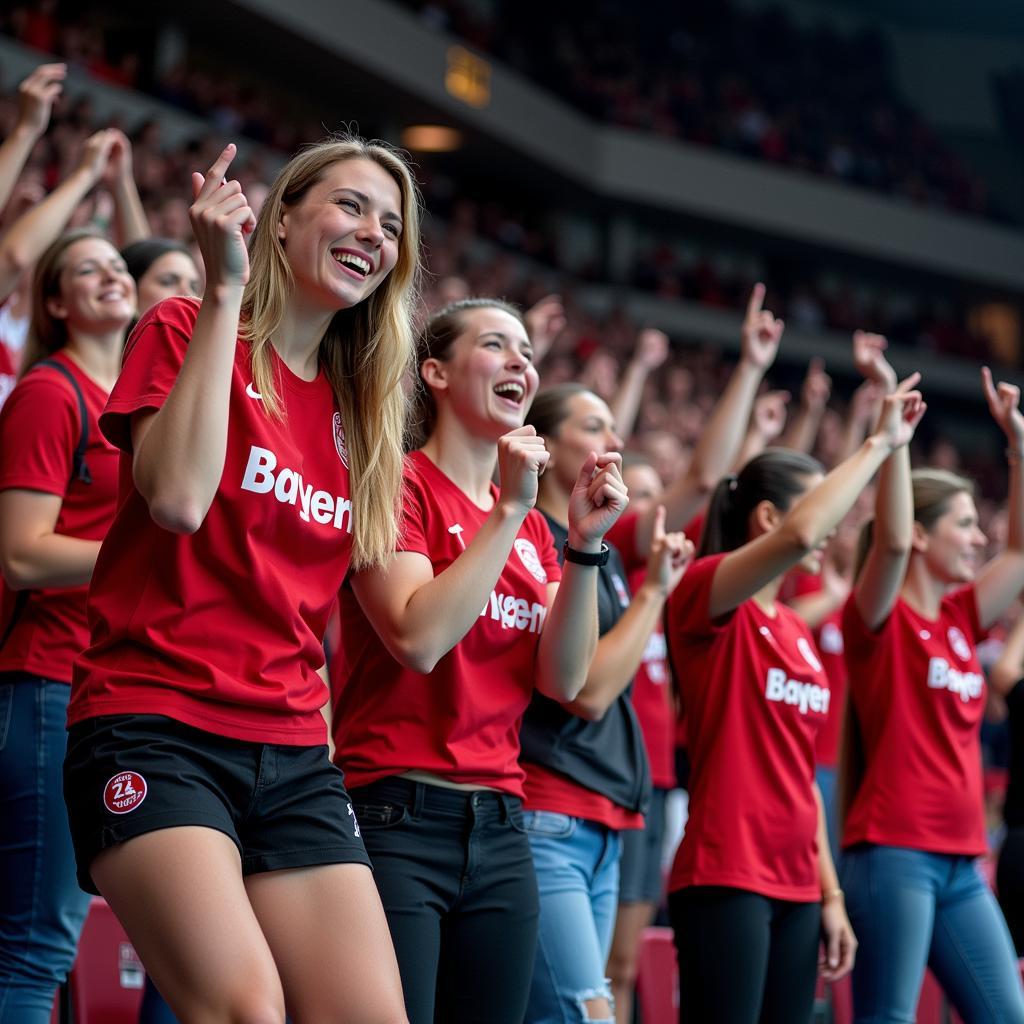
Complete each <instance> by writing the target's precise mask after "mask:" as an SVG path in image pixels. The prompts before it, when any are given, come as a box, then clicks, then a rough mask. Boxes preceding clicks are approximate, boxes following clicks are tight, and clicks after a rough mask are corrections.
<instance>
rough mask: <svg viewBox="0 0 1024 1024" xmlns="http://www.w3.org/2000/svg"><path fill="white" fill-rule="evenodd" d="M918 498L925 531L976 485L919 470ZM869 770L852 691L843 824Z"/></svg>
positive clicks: (862, 539)
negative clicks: (960, 496)
mask: <svg viewBox="0 0 1024 1024" xmlns="http://www.w3.org/2000/svg"><path fill="white" fill-rule="evenodd" d="M910 480H911V487H912V489H913V495H914V522H916V523H920V524H921V526H922V527H923V528H924V529H925V530H931V529H932V527H933V526H935V524H936V523H937V522H938V521H939V520H940V519H941V518H942V517H943V516H944V515H945V514H946V513H947V512H948V511H949V506H950V502H952V500H953V498H955V497H956V495H958V494H970V495H972V496H973V494H974V483H973V481H971V480H969V479H967V477H964V476H959V475H958V474H956V473H950V472H949V471H948V470H945V469H915V470H914V472H913V473H911V475H910ZM874 528H875V524H874V520H873V519H869V520H868V521H867V522H866V523H865V524H864V525H863V526H862V527H861V531H860V536H859V537H858V539H857V558H856V571H855V575H854V578H855V579H856V578H857V577H858V576H860V572H861V569H863V568H864V563H865V561H867V557H868V552H869V551H870V550H871V543H872V539H873V537H874ZM866 770H867V757H866V755H865V752H864V736H863V733H862V731H861V725H860V720H859V719H858V718H857V709H856V705H855V704H854V701H853V691H852V690H849V691H848V693H847V699H846V709H845V716H844V718H843V730H842V738H841V740H840V744H839V814H840V821H845V820H846V815H847V813H848V812H849V810H850V808H851V807H852V806H853V801H854V798H855V797H856V795H857V790H858V789H860V785H861V783H862V782H863V781H864V772H865V771H866Z"/></svg>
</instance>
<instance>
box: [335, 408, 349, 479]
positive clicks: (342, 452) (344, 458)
mask: <svg viewBox="0 0 1024 1024" xmlns="http://www.w3.org/2000/svg"><path fill="white" fill-rule="evenodd" d="M333 434H334V447H335V448H337V450H338V458H339V459H341V464H342V465H343V466H344V467H345V468H346V469H348V445H347V444H346V443H345V428H344V427H343V426H342V423H341V413H340V412H336V413H335V414H334V425H333Z"/></svg>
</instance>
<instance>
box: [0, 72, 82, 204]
mask: <svg viewBox="0 0 1024 1024" xmlns="http://www.w3.org/2000/svg"><path fill="white" fill-rule="evenodd" d="M67 73H68V69H67V65H66V64H40V65H39V67H37V68H36V69H35V71H33V72H32V73H31V74H30V75H29V76H28V77H27V78H26V79H25V80H24V81H23V82H22V83H21V85H19V86H18V119H17V121H15V123H14V128H13V129H12V130H11V133H10V134H9V135H8V136H7V138H6V139H4V141H3V145H0V209H3V207H4V206H6V205H7V201H8V200H9V199H10V197H11V193H12V192H13V191H14V185H15V182H17V180H18V176H19V175H20V174H21V171H22V168H23V167H24V166H25V163H26V162H27V161H28V158H29V156H31V154H32V149H33V147H34V146H35V144H36V142H38V141H39V138H40V137H41V136H42V134H43V133H44V132H45V131H46V128H47V125H49V123H50V113H51V112H52V110H53V104H54V103H55V102H56V101H57V98H58V97H59V96H60V94H61V92H62V90H63V89H64V78H65V76H66V75H67Z"/></svg>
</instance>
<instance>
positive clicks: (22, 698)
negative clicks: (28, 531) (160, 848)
mask: <svg viewBox="0 0 1024 1024" xmlns="http://www.w3.org/2000/svg"><path fill="white" fill-rule="evenodd" d="M70 694H71V687H70V686H68V685H67V683H60V682H53V681H51V680H47V679H41V678H39V677H38V676H28V675H23V674H20V673H4V674H2V675H0V1022H3V1024H7V1022H17V1024H37V1022H38V1024H47V1022H48V1021H49V1019H50V1009H51V1007H52V1006H53V999H54V994H55V993H56V990H57V986H58V985H59V984H60V983H61V982H62V981H64V979H65V978H66V977H67V974H68V971H69V970H70V969H71V965H72V964H73V963H74V960H75V951H76V949H77V947H78V937H79V935H80V934H81V931H82V925H83V924H84V923H85V915H86V914H87V913H88V910H89V897H88V895H87V894H86V893H84V892H82V890H81V889H79V888H78V883H77V882H76V881H75V857H74V853H73V851H72V849H71V833H70V831H69V829H68V817H67V812H66V811H65V810H64V796H63V783H62V777H61V769H62V766H63V764H64V751H65V749H66V747H67V733H66V732H65V721H66V719H67V709H68V697H69V696H70Z"/></svg>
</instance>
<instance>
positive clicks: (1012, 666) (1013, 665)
mask: <svg viewBox="0 0 1024 1024" xmlns="http://www.w3.org/2000/svg"><path fill="white" fill-rule="evenodd" d="M1021 676H1024V615H1020V616H1018V618H1017V621H1016V622H1015V623H1014V624H1013V628H1012V629H1011V630H1010V635H1009V636H1008V637H1007V638H1006V644H1005V645H1004V646H1003V653H1002V654H1000V655H999V659H998V660H997V661H996V663H995V664H994V665H993V666H992V669H991V671H990V672H989V674H988V681H989V684H990V685H991V687H992V689H993V690H995V691H996V693H998V694H1000V695H1001V696H1003V697H1005V696H1006V695H1007V694H1008V693H1009V692H1010V691H1011V690H1012V689H1013V688H1014V687H1015V686H1016V685H1017V683H1018V682H1019V681H1020V678H1021Z"/></svg>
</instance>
